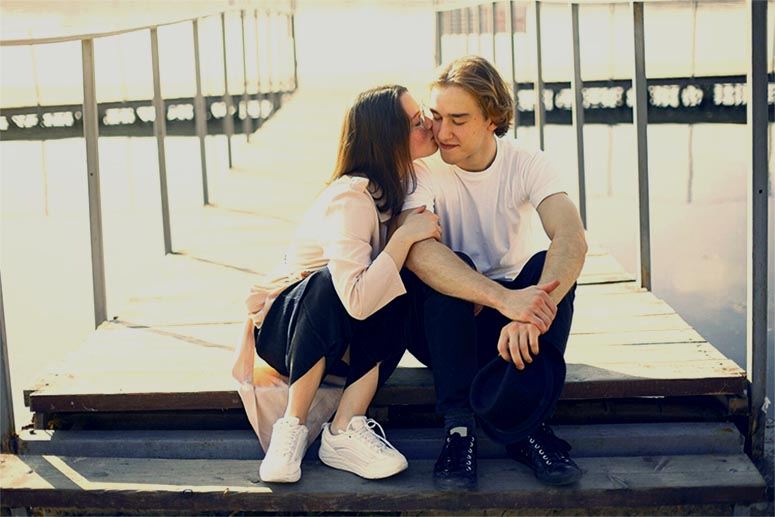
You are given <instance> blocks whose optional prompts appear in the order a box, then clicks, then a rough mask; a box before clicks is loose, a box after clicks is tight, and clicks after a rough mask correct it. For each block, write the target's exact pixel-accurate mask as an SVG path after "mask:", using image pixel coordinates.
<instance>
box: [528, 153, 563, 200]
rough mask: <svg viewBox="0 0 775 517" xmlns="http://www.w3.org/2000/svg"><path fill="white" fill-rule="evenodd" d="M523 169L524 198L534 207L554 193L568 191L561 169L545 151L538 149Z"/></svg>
mask: <svg viewBox="0 0 775 517" xmlns="http://www.w3.org/2000/svg"><path fill="white" fill-rule="evenodd" d="M521 169H522V170H521V173H522V185H523V188H524V189H525V190H524V192H523V195H524V198H523V199H527V200H528V201H530V204H531V205H533V208H536V209H537V208H538V205H540V204H541V201H543V200H544V199H546V198H547V197H549V196H551V195H552V194H557V193H559V192H565V193H567V192H568V187H567V185H566V184H565V182H564V181H563V180H562V177H561V175H560V170H559V169H558V168H557V166H556V165H555V164H554V162H552V160H551V159H550V158H549V157H548V156H547V155H546V153H544V152H543V151H536V152H535V153H534V154H533V155H532V157H529V158H528V159H527V160H526V161H525V164H524V165H523V166H522V167H521Z"/></svg>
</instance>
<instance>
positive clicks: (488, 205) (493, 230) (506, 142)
mask: <svg viewBox="0 0 775 517" xmlns="http://www.w3.org/2000/svg"><path fill="white" fill-rule="evenodd" d="M495 140H496V142H497V152H496V156H495V160H494V161H493V163H492V165H490V167H488V168H487V169H485V170H483V171H481V172H467V171H464V170H463V169H461V168H460V167H457V166H455V165H449V164H446V163H444V162H443V161H442V160H441V158H440V157H438V156H433V157H431V158H429V159H426V160H418V161H416V162H415V171H416V173H417V188H416V189H415V190H414V192H410V194H409V195H408V196H407V198H406V200H405V202H404V210H406V209H409V208H416V207H418V206H422V205H425V206H426V207H427V208H428V209H429V210H433V211H434V212H435V213H436V214H438V216H439V219H440V221H441V228H442V241H443V242H444V244H446V245H447V246H448V247H449V248H450V249H452V250H453V251H461V252H463V253H465V254H466V255H468V256H469V257H471V259H472V260H473V261H474V264H476V269H477V270H478V271H479V272H480V273H482V274H484V275H485V276H487V277H489V278H492V279H494V280H504V279H506V280H513V279H514V278H516V276H517V275H518V274H519V272H520V271H521V270H522V267H523V266H524V265H525V263H526V262H527V261H528V260H529V259H530V257H532V256H533V255H534V254H535V253H537V252H538V251H540V250H542V249H546V247H547V245H548V239H547V237H546V233H545V232H544V230H543V227H542V226H541V220H540V218H539V217H538V212H537V211H536V209H537V208H538V205H540V204H541V201H543V200H544V199H546V198H547V197H548V196H550V195H552V194H556V193H558V192H566V193H567V192H568V189H567V187H566V186H565V184H564V183H563V181H562V180H561V175H560V173H559V171H558V169H557V168H556V167H555V165H553V164H552V162H551V161H550V160H549V159H548V158H547V156H546V154H545V153H543V152H542V151H533V150H528V149H525V148H524V147H522V146H520V145H518V144H517V142H516V140H513V139H511V138H508V137H507V138H496V139H495Z"/></svg>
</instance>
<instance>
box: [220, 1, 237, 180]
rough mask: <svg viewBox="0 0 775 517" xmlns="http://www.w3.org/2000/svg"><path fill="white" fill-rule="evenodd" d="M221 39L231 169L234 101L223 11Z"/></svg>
mask: <svg viewBox="0 0 775 517" xmlns="http://www.w3.org/2000/svg"><path fill="white" fill-rule="evenodd" d="M221 40H222V41H223V103H224V104H225V105H226V114H225V115H224V116H223V131H224V132H225V133H226V150H227V152H228V156H229V169H231V168H232V156H231V136H232V135H233V134H234V119H233V118H232V112H231V110H232V102H231V94H230V93H229V71H228V59H227V57H226V13H225V12H222V13H221Z"/></svg>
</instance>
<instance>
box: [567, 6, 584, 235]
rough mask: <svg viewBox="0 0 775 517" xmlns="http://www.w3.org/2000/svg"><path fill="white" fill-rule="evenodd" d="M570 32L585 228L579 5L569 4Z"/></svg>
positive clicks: (572, 86) (580, 206) (582, 218)
mask: <svg viewBox="0 0 775 517" xmlns="http://www.w3.org/2000/svg"><path fill="white" fill-rule="evenodd" d="M570 13H571V33H572V37H573V76H572V78H571V90H572V91H573V100H572V102H573V105H572V107H571V109H572V111H573V130H574V132H575V133H576V166H577V168H578V173H579V213H580V214H581V222H582V223H584V228H587V188H586V180H585V171H584V83H583V82H582V80H581V49H580V45H579V5H578V4H571V5H570Z"/></svg>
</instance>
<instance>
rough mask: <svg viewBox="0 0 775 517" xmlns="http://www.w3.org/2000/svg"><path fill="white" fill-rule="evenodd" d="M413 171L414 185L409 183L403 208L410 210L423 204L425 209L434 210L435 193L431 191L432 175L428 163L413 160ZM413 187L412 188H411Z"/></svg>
mask: <svg viewBox="0 0 775 517" xmlns="http://www.w3.org/2000/svg"><path fill="white" fill-rule="evenodd" d="M414 172H415V175H416V177H417V181H416V183H415V184H414V185H411V184H410V185H409V186H408V187H407V188H408V192H407V195H406V199H404V207H403V209H404V210H410V209H412V208H417V207H420V206H424V207H425V208H426V210H430V211H431V212H435V209H434V200H435V199H436V195H435V193H434V191H433V177H432V175H431V171H430V168H429V167H428V165H427V164H426V163H425V162H424V161H421V160H417V161H415V162H414ZM413 187H414V188H413Z"/></svg>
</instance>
